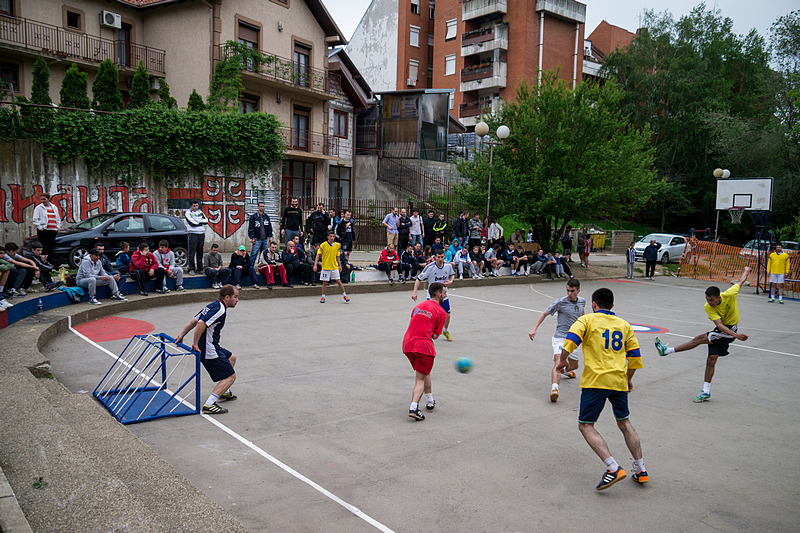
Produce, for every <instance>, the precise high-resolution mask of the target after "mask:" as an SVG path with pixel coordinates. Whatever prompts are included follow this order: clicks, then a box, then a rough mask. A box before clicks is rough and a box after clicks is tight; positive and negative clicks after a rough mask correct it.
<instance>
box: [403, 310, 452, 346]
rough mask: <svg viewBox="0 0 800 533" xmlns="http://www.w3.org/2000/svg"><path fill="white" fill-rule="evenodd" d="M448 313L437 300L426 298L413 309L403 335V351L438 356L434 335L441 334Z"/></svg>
mask: <svg viewBox="0 0 800 533" xmlns="http://www.w3.org/2000/svg"><path fill="white" fill-rule="evenodd" d="M446 319H447V313H446V312H445V311H444V309H442V306H441V305H440V304H439V302H437V301H436V300H425V301H424V302H421V303H420V304H418V305H417V306H416V307H415V308H414V310H413V311H411V321H410V322H409V324H408V330H407V331H406V336H405V337H403V353H419V354H423V355H430V356H432V357H435V356H436V349H435V348H434V347H433V338H432V337H433V335H434V334H436V335H441V333H442V328H444V321H445V320H446Z"/></svg>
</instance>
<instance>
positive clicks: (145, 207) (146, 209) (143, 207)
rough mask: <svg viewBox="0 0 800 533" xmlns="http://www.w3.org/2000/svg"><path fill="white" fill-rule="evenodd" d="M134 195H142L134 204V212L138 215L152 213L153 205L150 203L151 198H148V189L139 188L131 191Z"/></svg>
mask: <svg viewBox="0 0 800 533" xmlns="http://www.w3.org/2000/svg"><path fill="white" fill-rule="evenodd" d="M131 192H132V193H133V194H141V195H142V197H141V198H139V199H138V200H136V201H135V202H134V203H133V210H134V211H136V212H138V213H152V212H153V204H152V203H150V198H149V197H148V196H147V189H146V188H145V187H137V188H135V189H133V190H132V191H131Z"/></svg>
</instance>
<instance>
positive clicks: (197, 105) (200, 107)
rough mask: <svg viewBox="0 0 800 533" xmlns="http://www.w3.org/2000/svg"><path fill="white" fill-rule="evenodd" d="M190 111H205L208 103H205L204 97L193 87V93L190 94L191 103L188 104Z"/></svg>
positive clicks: (187, 107)
mask: <svg viewBox="0 0 800 533" xmlns="http://www.w3.org/2000/svg"><path fill="white" fill-rule="evenodd" d="M186 109H188V110H189V111H205V110H206V104H204V103H203V97H202V96H200V95H199V94H197V90H196V89H192V94H191V95H189V104H188V105H187V106H186Z"/></svg>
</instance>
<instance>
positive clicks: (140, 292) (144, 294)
mask: <svg viewBox="0 0 800 533" xmlns="http://www.w3.org/2000/svg"><path fill="white" fill-rule="evenodd" d="M139 294H141V295H142V296H150V295H149V294H147V291H139Z"/></svg>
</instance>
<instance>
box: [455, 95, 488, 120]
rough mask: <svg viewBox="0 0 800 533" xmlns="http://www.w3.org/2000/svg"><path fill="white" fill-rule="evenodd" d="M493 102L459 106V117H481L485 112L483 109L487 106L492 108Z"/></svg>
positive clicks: (486, 101) (468, 103)
mask: <svg viewBox="0 0 800 533" xmlns="http://www.w3.org/2000/svg"><path fill="white" fill-rule="evenodd" d="M491 104H492V101H491V99H490V100H485V101H478V102H465V103H463V104H461V105H459V106H458V107H459V113H458V116H459V117H474V116H477V115H480V114H481V112H482V111H483V108H484V107H486V106H491Z"/></svg>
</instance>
